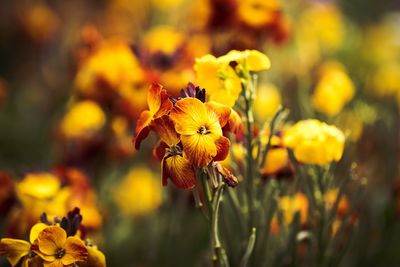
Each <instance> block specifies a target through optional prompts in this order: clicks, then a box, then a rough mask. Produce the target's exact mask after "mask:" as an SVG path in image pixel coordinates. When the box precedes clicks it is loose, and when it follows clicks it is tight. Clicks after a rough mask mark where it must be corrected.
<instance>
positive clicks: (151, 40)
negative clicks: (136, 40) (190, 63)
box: [143, 25, 184, 55]
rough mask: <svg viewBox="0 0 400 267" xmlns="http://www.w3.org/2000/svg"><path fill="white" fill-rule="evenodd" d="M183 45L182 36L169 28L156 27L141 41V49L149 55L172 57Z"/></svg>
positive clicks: (164, 26)
mask: <svg viewBox="0 0 400 267" xmlns="http://www.w3.org/2000/svg"><path fill="white" fill-rule="evenodd" d="M183 43H184V35H183V34H182V33H180V32H178V31H177V30H176V29H175V28H173V27H171V26H166V25H163V26H157V27H155V28H153V29H151V30H150V31H149V32H148V33H147V34H146V35H145V36H144V40H143V47H144V48H145V49H146V50H147V51H148V52H149V53H150V54H156V53H162V54H165V55H172V54H173V53H175V51H177V50H178V49H179V48H181V47H182V45H183Z"/></svg>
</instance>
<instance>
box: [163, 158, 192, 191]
mask: <svg viewBox="0 0 400 267" xmlns="http://www.w3.org/2000/svg"><path fill="white" fill-rule="evenodd" d="M195 177H196V174H195V171H194V169H193V166H192V164H190V162H189V160H188V159H187V158H186V157H185V155H183V156H181V155H175V156H171V157H166V158H165V159H164V160H163V183H164V182H165V184H164V185H166V182H167V179H168V178H169V179H171V181H172V182H173V183H174V185H175V186H176V187H178V188H181V189H191V188H193V187H194V185H195Z"/></svg>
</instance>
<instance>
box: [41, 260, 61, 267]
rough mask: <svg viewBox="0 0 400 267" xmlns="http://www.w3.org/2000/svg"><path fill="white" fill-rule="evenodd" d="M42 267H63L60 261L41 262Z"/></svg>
mask: <svg viewBox="0 0 400 267" xmlns="http://www.w3.org/2000/svg"><path fill="white" fill-rule="evenodd" d="M43 266H44V267H64V265H63V264H62V262H61V260H60V259H56V260H54V261H51V262H43Z"/></svg>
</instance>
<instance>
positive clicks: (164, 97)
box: [134, 84, 172, 149]
mask: <svg viewBox="0 0 400 267" xmlns="http://www.w3.org/2000/svg"><path fill="white" fill-rule="evenodd" d="M147 104H148V106H149V110H145V111H143V112H142V113H141V114H140V117H139V119H138V121H137V125H136V129H135V138H134V143H135V148H136V149H139V147H140V143H141V142H142V140H143V139H144V138H146V137H147V135H148V134H149V132H150V129H149V125H150V123H151V122H152V121H153V120H154V119H157V118H160V117H161V116H163V115H166V114H168V112H169V111H170V110H171V108H172V102H171V101H170V100H169V96H168V94H167V91H166V90H165V89H163V87H162V86H161V85H159V84H152V85H151V86H150V88H149V91H148V94H147Z"/></svg>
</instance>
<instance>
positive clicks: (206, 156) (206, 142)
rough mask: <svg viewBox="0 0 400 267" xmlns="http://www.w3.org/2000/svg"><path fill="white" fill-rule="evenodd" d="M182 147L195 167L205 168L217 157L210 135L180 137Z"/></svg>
mask: <svg viewBox="0 0 400 267" xmlns="http://www.w3.org/2000/svg"><path fill="white" fill-rule="evenodd" d="M181 140H182V146H183V150H184V151H185V153H186V155H187V157H188V158H189V160H190V162H192V163H193V164H194V165H195V166H196V167H202V166H207V165H208V164H209V163H210V162H211V161H212V160H213V158H214V157H215V156H216V155H217V147H216V145H215V143H214V139H213V137H212V136H211V135H210V134H207V135H202V134H194V135H192V136H186V135H184V136H182V137H181Z"/></svg>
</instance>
